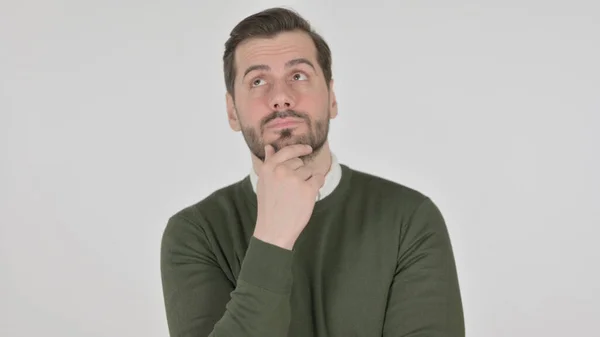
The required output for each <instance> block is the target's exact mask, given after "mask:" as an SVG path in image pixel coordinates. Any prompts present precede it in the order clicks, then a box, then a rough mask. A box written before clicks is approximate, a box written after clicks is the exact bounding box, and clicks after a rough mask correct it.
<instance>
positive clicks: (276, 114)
mask: <svg viewBox="0 0 600 337" xmlns="http://www.w3.org/2000/svg"><path fill="white" fill-rule="evenodd" d="M286 117H296V118H302V119H304V120H305V121H307V122H310V118H308V115H307V114H305V113H303V112H299V111H296V110H291V109H289V110H281V111H273V112H272V113H271V114H270V115H268V116H267V117H265V118H263V120H262V127H264V126H265V125H266V124H267V123H269V122H270V121H272V120H274V119H277V118H286Z"/></svg>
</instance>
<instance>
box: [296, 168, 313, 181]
mask: <svg viewBox="0 0 600 337" xmlns="http://www.w3.org/2000/svg"><path fill="white" fill-rule="evenodd" d="M294 175H295V176H296V177H298V178H300V179H302V180H303V181H306V180H308V179H309V178H310V177H311V176H312V175H313V170H311V169H309V168H308V167H306V166H302V167H300V168H298V169H297V170H296V171H294Z"/></svg>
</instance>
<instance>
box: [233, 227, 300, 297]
mask: <svg viewBox="0 0 600 337" xmlns="http://www.w3.org/2000/svg"><path fill="white" fill-rule="evenodd" d="M293 256H294V253H293V252H292V251H290V250H287V249H284V248H281V247H278V246H275V245H272V244H269V243H266V242H264V241H261V240H259V239H257V238H255V237H251V238H250V243H249V244H248V250H247V251H246V256H245V257H244V261H243V262H242V268H241V270H240V275H239V279H241V280H243V281H244V282H247V283H249V284H252V285H254V286H257V287H260V288H263V289H266V290H269V291H273V292H278V293H288V292H291V290H292V258H293Z"/></svg>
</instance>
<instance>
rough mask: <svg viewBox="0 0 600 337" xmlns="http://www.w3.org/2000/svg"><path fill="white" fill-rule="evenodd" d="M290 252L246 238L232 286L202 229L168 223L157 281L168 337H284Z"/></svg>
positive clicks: (175, 221) (177, 221)
mask: <svg viewBox="0 0 600 337" xmlns="http://www.w3.org/2000/svg"><path fill="white" fill-rule="evenodd" d="M292 255H293V253H292V252H291V251H288V250H285V249H283V248H279V247H277V246H273V245H270V244H268V243H265V242H263V241H260V240H258V239H256V238H254V237H252V238H251V239H250V242H249V246H248V249H247V251H246V255H245V257H244V260H243V262H242V265H241V269H240V274H239V276H238V280H237V282H236V284H237V285H236V286H234V284H233V282H232V281H231V280H229V279H228V278H227V277H226V275H225V273H224V272H223V270H222V269H221V267H220V266H219V264H218V263H217V259H216V257H215V255H214V254H213V253H212V250H211V248H210V244H209V241H208V239H207V237H206V235H205V232H204V231H203V230H202V228H201V227H200V226H199V225H197V224H193V223H192V222H190V221H188V220H186V219H184V218H182V217H178V216H174V217H172V218H171V219H169V222H168V224H167V226H166V229H165V231H164V233H163V237H162V243H161V277H162V287H163V296H164V302H165V309H166V315H167V324H168V329H169V333H170V336H171V337H206V336H210V337H234V336H235V337H254V336H256V337H258V336H260V337H268V336H277V337H281V336H285V335H287V330H288V327H289V323H290V310H291V308H290V303H289V300H290V293H291V287H292V274H291V262H292Z"/></svg>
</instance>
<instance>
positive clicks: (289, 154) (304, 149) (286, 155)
mask: <svg viewBox="0 0 600 337" xmlns="http://www.w3.org/2000/svg"><path fill="white" fill-rule="evenodd" d="M311 152H312V147H311V146H310V145H303V144H295V145H289V146H285V147H284V148H282V149H281V150H279V151H278V152H277V153H275V154H272V155H271V156H269V162H270V163H272V164H275V165H277V164H281V163H283V162H284V161H287V160H290V159H292V158H296V157H300V156H304V155H307V154H309V153H311ZM265 161H266V160H265Z"/></svg>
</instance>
